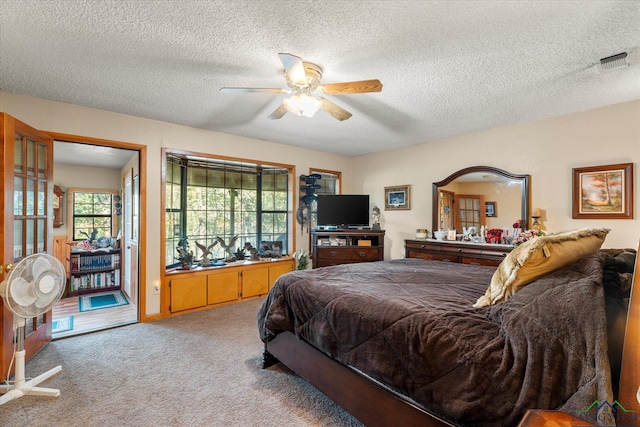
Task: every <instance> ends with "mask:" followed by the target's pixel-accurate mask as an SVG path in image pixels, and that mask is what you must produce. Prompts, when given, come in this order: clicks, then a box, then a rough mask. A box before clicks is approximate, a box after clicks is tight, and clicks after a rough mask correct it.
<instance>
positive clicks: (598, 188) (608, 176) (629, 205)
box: [573, 163, 633, 219]
mask: <svg viewBox="0 0 640 427" xmlns="http://www.w3.org/2000/svg"><path fill="white" fill-rule="evenodd" d="M573 217H574V218H589V219H633V163H622V164H617V165H606V166H592V167H586V168H574V169H573Z"/></svg>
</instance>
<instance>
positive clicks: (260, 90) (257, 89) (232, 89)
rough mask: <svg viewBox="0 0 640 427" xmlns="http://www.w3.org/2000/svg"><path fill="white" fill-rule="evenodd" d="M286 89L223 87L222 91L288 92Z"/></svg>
mask: <svg viewBox="0 0 640 427" xmlns="http://www.w3.org/2000/svg"><path fill="white" fill-rule="evenodd" d="M286 91H287V90H286V89H272V88H261V87H222V88H220V92H222V93H282V92H286Z"/></svg>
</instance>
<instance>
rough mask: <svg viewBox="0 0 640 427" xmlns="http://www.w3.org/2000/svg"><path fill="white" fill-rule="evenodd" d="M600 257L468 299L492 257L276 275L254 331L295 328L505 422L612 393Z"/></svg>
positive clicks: (334, 352)
mask: <svg viewBox="0 0 640 427" xmlns="http://www.w3.org/2000/svg"><path fill="white" fill-rule="evenodd" d="M603 265H604V256H603V255H598V254H597V255H593V256H590V257H587V258H585V259H583V260H581V261H580V262H578V263H576V264H575V265H573V266H571V267H568V268H565V269H563V270H560V271H557V272H555V273H552V274H550V275H547V276H545V277H543V278H541V279H538V280H537V281H535V282H533V283H531V284H530V285H528V286H527V287H525V288H524V289H523V290H521V291H520V292H518V293H517V294H516V295H515V296H514V297H513V298H511V299H510V300H509V301H507V302H505V303H502V304H499V305H496V306H492V307H489V308H473V307H472V304H473V303H474V302H475V301H476V300H477V299H478V297H480V296H481V295H482V294H483V293H484V292H485V290H486V288H487V286H488V285H489V282H490V280H491V276H492V274H493V271H494V270H495V269H494V268H493V267H483V266H470V265H461V264H452V263H443V262H439V261H423V260H417V259H402V260H394V261H385V262H375V263H362V264H350V265H342V266H336V267H326V268H321V269H316V270H311V271H304V272H292V273H289V274H286V275H284V276H282V277H281V278H280V279H278V281H277V282H276V284H275V285H274V287H273V289H272V290H271V292H270V294H269V296H268V297H267V299H266V300H265V302H264V304H263V306H262V307H261V309H260V311H259V313H258V326H259V332H260V337H261V339H262V340H263V341H265V342H266V341H268V340H269V339H271V338H273V337H274V336H275V335H276V334H278V333H279V332H280V331H291V332H294V333H295V334H296V335H297V336H298V337H299V338H300V339H302V340H304V341H306V342H308V343H310V344H312V345H313V346H314V347H316V348H318V349H319V350H321V351H323V352H324V353H325V354H327V355H328V356H330V357H332V358H334V359H337V360H339V361H340V362H342V363H343V364H345V365H348V366H350V367H352V368H355V369H356V370H359V371H361V372H363V373H365V374H366V375H368V376H370V377H372V378H373V379H375V380H377V381H379V382H381V383H382V384H385V385H386V386H387V387H389V388H390V389H392V390H394V391H396V392H398V393H401V394H403V395H405V396H408V397H409V398H410V399H412V400H414V401H415V402H417V403H418V404H419V405H421V406H423V407H424V408H425V409H427V410H428V411H430V412H432V413H434V414H436V415H438V416H440V417H442V418H445V419H447V420H449V421H451V422H453V423H455V424H459V425H484V426H499V425H502V426H510V425H517V423H518V420H519V419H520V418H521V417H522V416H523V414H524V412H525V411H526V409H528V408H552V409H562V410H565V411H568V412H571V413H577V412H578V411H580V410H584V409H586V408H587V407H588V406H590V405H591V404H592V403H593V402H594V401H595V400H598V401H600V402H603V401H605V400H606V401H608V402H612V400H613V399H612V392H611V377H610V373H609V365H608V359H607V345H606V334H607V332H606V319H605V312H604V302H603V301H604V296H603V289H602V285H601V283H602V268H603Z"/></svg>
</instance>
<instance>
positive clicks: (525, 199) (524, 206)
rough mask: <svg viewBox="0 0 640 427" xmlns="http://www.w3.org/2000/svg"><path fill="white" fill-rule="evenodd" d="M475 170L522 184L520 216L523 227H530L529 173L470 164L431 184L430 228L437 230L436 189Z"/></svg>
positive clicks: (437, 200) (437, 199)
mask: <svg viewBox="0 0 640 427" xmlns="http://www.w3.org/2000/svg"><path fill="white" fill-rule="evenodd" d="M477 172H482V173H491V174H494V175H499V176H501V177H504V178H507V179H509V180H512V181H519V182H520V184H521V185H522V191H521V197H520V199H521V201H520V206H521V211H522V215H521V218H522V219H523V220H524V223H525V229H528V228H530V224H529V199H530V197H531V193H530V180H531V177H530V176H529V175H526V174H525V175H518V174H513V173H511V172H507V171H504V170H502V169H498V168H494V167H492V166H470V167H468V168H464V169H460V170H459V171H457V172H454V173H452V174H451V175H449V176H448V177H447V178H445V179H443V180H442V181H439V182H434V183H433V186H432V192H433V195H432V197H433V199H432V204H431V209H432V211H431V215H432V223H431V230H432V231H435V230H438V202H439V198H438V191H439V189H440V187H444V186H446V185H449V184H450V183H451V182H452V181H454V180H455V179H456V178H459V177H461V176H464V175H466V174H469V173H477Z"/></svg>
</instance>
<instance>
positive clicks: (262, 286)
mask: <svg viewBox="0 0 640 427" xmlns="http://www.w3.org/2000/svg"><path fill="white" fill-rule="evenodd" d="M267 292H269V267H264V268H256V269H252V270H245V271H243V272H242V297H243V298H247V297H253V296H256V295H264V294H266V293H267Z"/></svg>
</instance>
